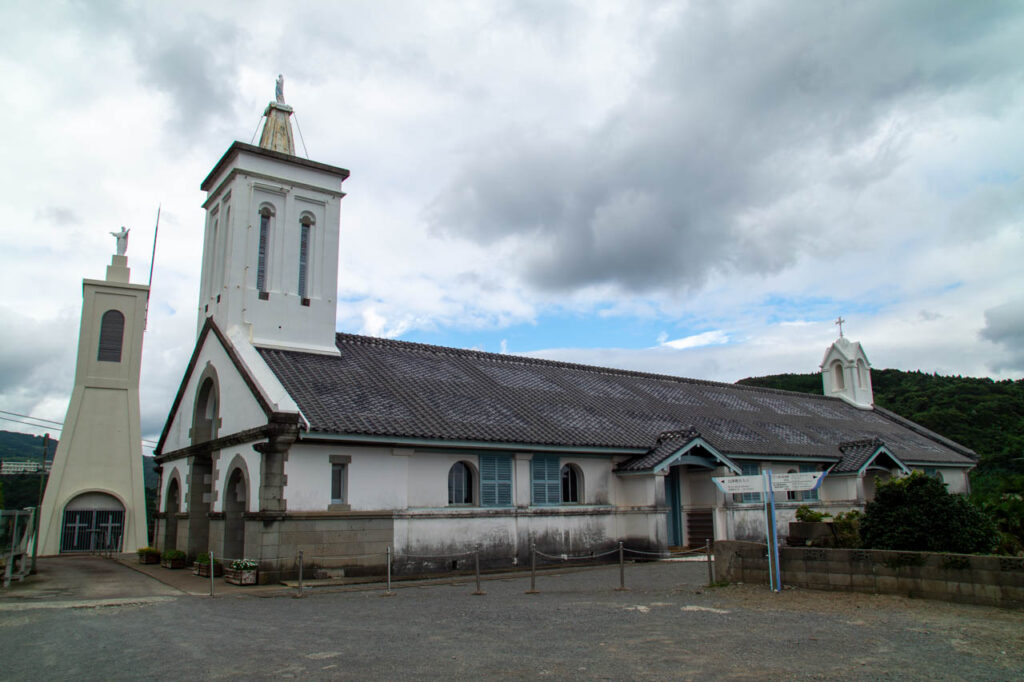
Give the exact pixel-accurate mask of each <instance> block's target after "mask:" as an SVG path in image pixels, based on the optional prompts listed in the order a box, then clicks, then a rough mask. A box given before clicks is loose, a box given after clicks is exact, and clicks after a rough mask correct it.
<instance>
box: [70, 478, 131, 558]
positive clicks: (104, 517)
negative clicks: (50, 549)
mask: <svg viewBox="0 0 1024 682" xmlns="http://www.w3.org/2000/svg"><path fill="white" fill-rule="evenodd" d="M123 535H124V505H123V504H121V501H120V500H118V499H117V498H116V497H114V496H113V495H108V494H107V493H101V492H90V493H82V494H81V495H78V496H76V497H74V498H72V499H71V501H70V502H68V503H67V505H66V506H65V507H64V522H63V524H62V526H61V533H60V551H61V553H62V554H63V553H66V552H96V551H100V550H113V551H120V550H121V540H122V536H123Z"/></svg>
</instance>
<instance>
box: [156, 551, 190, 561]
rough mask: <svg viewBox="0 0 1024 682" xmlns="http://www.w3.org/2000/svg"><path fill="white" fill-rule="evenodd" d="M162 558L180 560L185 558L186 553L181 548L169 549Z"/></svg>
mask: <svg viewBox="0 0 1024 682" xmlns="http://www.w3.org/2000/svg"><path fill="white" fill-rule="evenodd" d="M160 558H161V559H163V560H164V561H176V560H179V559H184V558H185V553H184V552H182V551H181V550H180V549H169V550H167V551H166V552H164V553H163V554H162V555H161V556H160Z"/></svg>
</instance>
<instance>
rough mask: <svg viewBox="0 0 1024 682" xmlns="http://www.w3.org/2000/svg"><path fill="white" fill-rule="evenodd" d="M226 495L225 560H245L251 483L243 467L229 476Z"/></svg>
mask: <svg viewBox="0 0 1024 682" xmlns="http://www.w3.org/2000/svg"><path fill="white" fill-rule="evenodd" d="M224 492H225V494H224V559H225V560H228V561H230V560H232V559H244V558H245V521H244V519H243V518H242V515H243V514H244V513H245V512H246V511H247V510H248V500H249V483H248V481H247V480H246V477H245V474H244V472H243V471H242V469H241V467H235V468H234V469H232V470H231V475H230V476H228V484H227V487H226V488H225V491H224Z"/></svg>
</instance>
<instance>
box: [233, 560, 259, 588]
mask: <svg viewBox="0 0 1024 682" xmlns="http://www.w3.org/2000/svg"><path fill="white" fill-rule="evenodd" d="M258 568H259V562H257V561H256V560H255V559H235V560H234V561H232V562H231V563H230V564H229V565H228V567H227V569H226V570H225V571H224V580H225V582H229V583H231V584H232V585H255V584H256V577H257V573H258Z"/></svg>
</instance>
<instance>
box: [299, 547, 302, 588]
mask: <svg viewBox="0 0 1024 682" xmlns="http://www.w3.org/2000/svg"><path fill="white" fill-rule="evenodd" d="M299 596H300V597H301V596H302V550H301V549H300V550H299Z"/></svg>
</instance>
